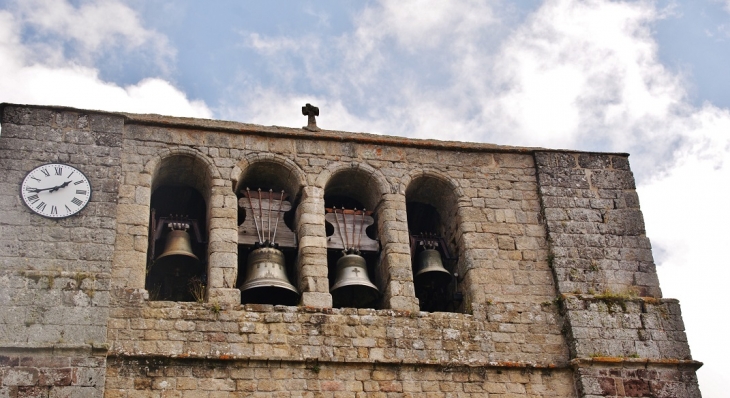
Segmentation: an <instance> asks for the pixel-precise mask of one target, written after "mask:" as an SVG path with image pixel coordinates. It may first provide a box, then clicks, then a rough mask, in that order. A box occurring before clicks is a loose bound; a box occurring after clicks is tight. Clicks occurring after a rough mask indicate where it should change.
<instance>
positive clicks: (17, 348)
mask: <svg viewBox="0 0 730 398" xmlns="http://www.w3.org/2000/svg"><path fill="white" fill-rule="evenodd" d="M109 347H110V346H109V344H107V343H91V344H42V343H12V344H9V343H2V344H0V355H18V354H24V355H27V354H53V355H68V354H88V353H91V354H92V355H94V356H106V355H107V353H108V352H109Z"/></svg>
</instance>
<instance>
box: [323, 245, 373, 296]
mask: <svg viewBox="0 0 730 398" xmlns="http://www.w3.org/2000/svg"><path fill="white" fill-rule="evenodd" d="M330 293H332V301H333V304H334V306H335V307H353V308H364V307H368V306H370V305H372V304H373V303H374V301H375V300H377V299H378V297H379V296H380V291H379V290H378V288H377V287H376V286H375V285H373V283H372V282H370V278H368V270H367V267H366V265H365V259H364V258H363V257H362V256H360V255H358V254H345V255H344V256H342V257H341V258H340V259H339V260H337V276H336V278H335V284H334V285H333V286H332V288H330Z"/></svg>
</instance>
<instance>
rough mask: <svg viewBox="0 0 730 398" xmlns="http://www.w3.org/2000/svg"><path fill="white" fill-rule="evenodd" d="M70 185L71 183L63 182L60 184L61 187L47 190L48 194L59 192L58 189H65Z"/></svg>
mask: <svg viewBox="0 0 730 398" xmlns="http://www.w3.org/2000/svg"><path fill="white" fill-rule="evenodd" d="M70 183H71V181H66V182H64V183H63V184H61V185H59V186H57V187H53V188H50V189H49V190H48V192H55V191H58V190H59V189H61V188H65V187H66V186H67V185H68V184H70Z"/></svg>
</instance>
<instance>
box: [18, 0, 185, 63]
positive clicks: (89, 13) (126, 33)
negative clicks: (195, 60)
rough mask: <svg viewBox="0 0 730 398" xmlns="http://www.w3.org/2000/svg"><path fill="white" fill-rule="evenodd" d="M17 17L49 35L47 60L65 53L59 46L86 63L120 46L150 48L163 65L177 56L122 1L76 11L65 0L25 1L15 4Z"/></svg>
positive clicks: (94, 4)
mask: <svg viewBox="0 0 730 398" xmlns="http://www.w3.org/2000/svg"><path fill="white" fill-rule="evenodd" d="M15 15H16V17H17V18H18V19H19V20H20V22H21V23H22V24H23V25H24V26H26V27H30V28H34V29H36V30H37V31H38V32H40V33H41V34H43V35H47V37H45V38H44V39H45V40H44V41H43V42H44V44H43V45H42V47H43V48H44V50H45V51H41V52H40V54H39V55H40V56H43V57H45V56H47V53H48V52H52V51H61V50H60V47H59V43H68V44H71V45H72V46H74V47H77V51H76V52H75V54H74V55H75V56H76V57H77V58H78V59H82V60H85V61H88V60H90V59H92V58H93V57H94V56H97V55H99V54H100V53H104V52H108V51H110V50H112V49H115V48H117V47H119V46H121V47H123V48H124V49H126V50H132V49H139V48H143V47H150V48H152V49H154V53H153V54H155V56H156V57H157V60H158V62H160V63H163V62H164V61H165V60H166V59H169V58H170V57H172V56H174V51H173V50H172V49H171V48H170V47H169V46H168V43H167V39H166V38H165V36H163V35H161V34H159V33H157V32H155V31H151V30H148V29H145V28H144V27H143V26H142V23H141V21H140V19H139V18H138V16H137V14H136V12H135V11H134V10H132V9H131V8H129V7H127V6H126V5H125V4H123V3H121V2H119V1H115V0H96V1H90V0H87V1H84V2H82V3H81V5H79V6H78V7H74V6H73V5H72V4H70V3H68V2H67V1H65V0H62V1H56V0H22V1H17V2H16V3H15ZM57 56H58V55H57ZM37 59H42V58H37Z"/></svg>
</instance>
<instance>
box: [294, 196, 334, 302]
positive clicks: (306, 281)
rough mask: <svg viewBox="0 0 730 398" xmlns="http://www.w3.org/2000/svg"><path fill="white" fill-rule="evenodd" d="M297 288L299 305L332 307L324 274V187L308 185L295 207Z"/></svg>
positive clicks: (327, 282)
mask: <svg viewBox="0 0 730 398" xmlns="http://www.w3.org/2000/svg"><path fill="white" fill-rule="evenodd" d="M295 218H296V221H295V225H296V233H297V239H298V241H299V247H298V255H297V275H298V276H299V281H298V287H299V291H300V292H301V295H302V296H301V302H300V303H301V305H305V306H310V307H321V308H331V307H332V295H331V294H330V293H329V278H328V277H327V271H328V270H327V235H326V230H325V226H324V189H322V188H319V187H313V186H308V187H305V188H304V189H303V190H302V200H301V203H300V204H299V206H298V207H297V210H296V215H295Z"/></svg>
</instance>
